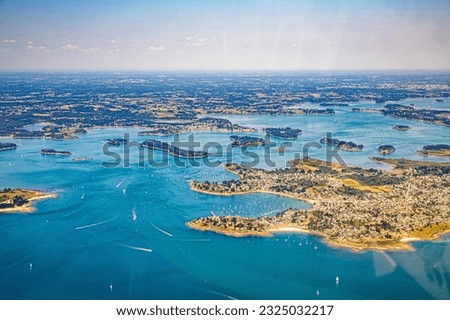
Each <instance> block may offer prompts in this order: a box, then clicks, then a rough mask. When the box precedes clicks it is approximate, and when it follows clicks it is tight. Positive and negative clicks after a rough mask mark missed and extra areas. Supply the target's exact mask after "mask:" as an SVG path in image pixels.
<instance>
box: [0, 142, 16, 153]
mask: <svg viewBox="0 0 450 320" xmlns="http://www.w3.org/2000/svg"><path fill="white" fill-rule="evenodd" d="M15 149H17V144H15V143H9V142H6V143H1V142H0V151H7V150H15Z"/></svg>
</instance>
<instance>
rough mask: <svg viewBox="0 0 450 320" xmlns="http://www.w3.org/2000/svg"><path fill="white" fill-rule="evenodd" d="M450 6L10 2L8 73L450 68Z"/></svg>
mask: <svg viewBox="0 0 450 320" xmlns="http://www.w3.org/2000/svg"><path fill="white" fill-rule="evenodd" d="M449 16H450V1H448V0H442V1H441V0H429V1H423V0H421V1H417V0H410V1H407V0H396V1H392V0H380V1H361V0H359V1H357V0H347V1H339V0H335V1H331V0H329V1H325V0H323V1H321V0H315V1H313V0H305V1H295V0H293V1H283V0H281V1H269V0H266V1H264V0H260V1H245V0H241V1H214V0H209V1H206V0H205V1H200V0H196V1H186V0H185V1H169V0H165V1H164V0H154V1H141V0H136V1H118V0H116V1H113V0H109V1H108V0H104V1H84V0H80V1H53V0H43V1H21V0H14V1H9V0H6V1H2V0H0V70H450V22H449V21H450V19H449V18H448V17H449Z"/></svg>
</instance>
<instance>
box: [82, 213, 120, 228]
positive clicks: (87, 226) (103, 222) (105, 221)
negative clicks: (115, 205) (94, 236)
mask: <svg viewBox="0 0 450 320" xmlns="http://www.w3.org/2000/svg"><path fill="white" fill-rule="evenodd" d="M119 216H120V213H118V214H117V215H116V216H115V217H112V218H111V219H108V220H103V221H100V222H96V223H92V224H88V225H85V226H81V227H76V228H75V230H82V229H87V228H91V227H95V226H98V225H101V224H105V223H108V222H111V221H113V220H116V219H117V218H118V217H119Z"/></svg>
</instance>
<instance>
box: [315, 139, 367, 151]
mask: <svg viewBox="0 0 450 320" xmlns="http://www.w3.org/2000/svg"><path fill="white" fill-rule="evenodd" d="M320 143H321V144H326V145H329V146H335V147H337V148H339V149H340V150H343V151H351V152H357V151H361V150H362V149H363V148H364V146H363V145H362V144H356V143H354V142H352V141H344V140H338V139H334V138H322V139H320Z"/></svg>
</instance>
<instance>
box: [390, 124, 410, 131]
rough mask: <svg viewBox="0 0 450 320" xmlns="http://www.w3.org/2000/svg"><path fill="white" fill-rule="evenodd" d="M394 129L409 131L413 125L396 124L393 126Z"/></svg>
mask: <svg viewBox="0 0 450 320" xmlns="http://www.w3.org/2000/svg"><path fill="white" fill-rule="evenodd" d="M392 129H394V130H397V131H408V130H411V127H410V126H404V125H396V126H393V127H392Z"/></svg>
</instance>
